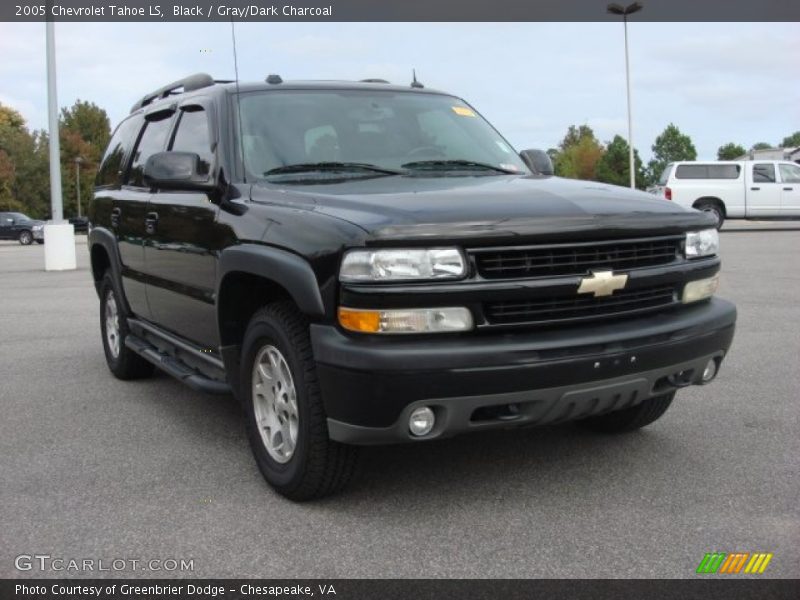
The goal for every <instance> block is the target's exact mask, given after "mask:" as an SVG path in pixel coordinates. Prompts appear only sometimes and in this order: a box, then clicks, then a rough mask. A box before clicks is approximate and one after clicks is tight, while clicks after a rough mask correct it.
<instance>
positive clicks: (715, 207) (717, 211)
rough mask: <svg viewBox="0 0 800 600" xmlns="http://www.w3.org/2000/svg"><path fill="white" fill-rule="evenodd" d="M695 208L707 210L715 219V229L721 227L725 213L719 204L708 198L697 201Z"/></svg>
mask: <svg viewBox="0 0 800 600" xmlns="http://www.w3.org/2000/svg"><path fill="white" fill-rule="evenodd" d="M695 208H696V209H697V210H702V211H703V212H707V213H708V214H710V215H711V216H712V217H714V218H715V219H716V220H717V230H720V229H721V228H722V224H723V223H724V222H725V213H724V211H723V210H722V207H721V206H720V205H719V204H717V203H716V202H712V201H710V200H702V201H700V202H698V203H697V205H696V206H695Z"/></svg>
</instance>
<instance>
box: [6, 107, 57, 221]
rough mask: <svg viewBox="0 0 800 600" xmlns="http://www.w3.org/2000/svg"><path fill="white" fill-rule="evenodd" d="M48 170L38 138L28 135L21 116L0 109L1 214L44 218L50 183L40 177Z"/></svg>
mask: <svg viewBox="0 0 800 600" xmlns="http://www.w3.org/2000/svg"><path fill="white" fill-rule="evenodd" d="M46 167H47V162H46V159H45V162H42V155H41V152H40V148H39V136H38V135H37V134H36V133H35V132H34V133H33V134H32V133H30V132H29V131H28V129H27V127H26V126H25V119H24V118H23V117H22V115H20V114H19V112H17V111H16V110H14V109H13V108H10V107H7V106H3V105H0V210H18V211H21V212H25V213H28V214H29V215H31V216H33V217H40V216H43V213H42V207H43V205H44V203H43V202H42V199H43V198H46V197H47V191H46V190H47V186H48V179H47V178H42V176H41V175H42V173H43V172H44V170H46Z"/></svg>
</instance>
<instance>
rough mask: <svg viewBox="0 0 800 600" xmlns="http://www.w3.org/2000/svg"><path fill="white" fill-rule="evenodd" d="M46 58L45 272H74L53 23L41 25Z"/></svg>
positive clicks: (72, 231)
mask: <svg viewBox="0 0 800 600" xmlns="http://www.w3.org/2000/svg"><path fill="white" fill-rule="evenodd" d="M45 45H46V49H47V52H46V56H47V116H48V137H49V144H50V205H51V211H52V212H51V214H52V221H50V222H48V223H47V224H46V225H45V226H44V268H45V271H64V270H66V269H74V268H75V265H76V256H75V229H74V227H73V226H72V225H70V224H69V223H65V222H64V210H63V208H64V205H63V202H62V197H61V150H60V148H59V143H58V142H59V140H58V99H57V98H56V34H55V24H54V23H53V21H47V23H46V24H45Z"/></svg>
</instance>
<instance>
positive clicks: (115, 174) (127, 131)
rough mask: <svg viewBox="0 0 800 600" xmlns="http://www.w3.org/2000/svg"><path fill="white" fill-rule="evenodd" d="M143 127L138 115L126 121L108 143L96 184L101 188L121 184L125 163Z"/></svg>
mask: <svg viewBox="0 0 800 600" xmlns="http://www.w3.org/2000/svg"><path fill="white" fill-rule="evenodd" d="M141 125H142V116H141V115H137V116H135V117H131V118H129V119H126V120H124V121H123V122H122V123H120V125H119V127H117V129H116V131H114V135H112V136H111V141H110V142H109V143H108V148H106V153H105V154H104V155H103V160H102V161H101V162H100V169H99V170H98V171H97V177H96V179H95V182H94V184H95V185H96V186H98V187H100V186H110V185H117V184H119V179H120V175H122V171H124V170H125V165H124V164H123V161H124V160H125V157H127V156H130V151H131V148H133V144H134V143H135V142H136V134H137V133H139V128H140V127H141Z"/></svg>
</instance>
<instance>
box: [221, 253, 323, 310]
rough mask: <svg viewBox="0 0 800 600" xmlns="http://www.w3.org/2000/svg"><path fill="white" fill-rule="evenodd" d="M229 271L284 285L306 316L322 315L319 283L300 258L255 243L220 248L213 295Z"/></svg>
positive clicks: (308, 266) (307, 265) (306, 263)
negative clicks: (221, 249)
mask: <svg viewBox="0 0 800 600" xmlns="http://www.w3.org/2000/svg"><path fill="white" fill-rule="evenodd" d="M229 273H248V274H251V275H256V276H258V277H263V278H265V279H268V280H270V281H273V282H275V283H277V284H279V285H280V286H282V287H284V288H285V289H286V291H287V292H289V295H290V296H291V297H292V299H293V300H294V302H295V304H297V306H298V308H299V309H300V310H301V311H302V312H303V313H304V314H305V315H307V316H309V317H312V318H319V317H324V316H325V306H324V304H323V302H322V295H321V294H320V290H319V284H318V283H317V278H316V276H315V275H314V271H313V270H312V268H311V265H310V264H309V263H308V262H307V261H306V260H304V259H303V258H301V257H299V256H297V255H296V254H292V253H291V252H287V251H286V250H281V249H280V248H275V247H273V246H262V245H256V244H247V245H244V244H243V245H238V246H231V247H229V248H226V249H225V250H223V251H222V253H221V255H220V259H219V268H218V269H217V286H216V292H217V294H216V297H217V298H219V297H220V292H221V286H222V282H223V281H224V279H225V276H226V275H228V274H229Z"/></svg>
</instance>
